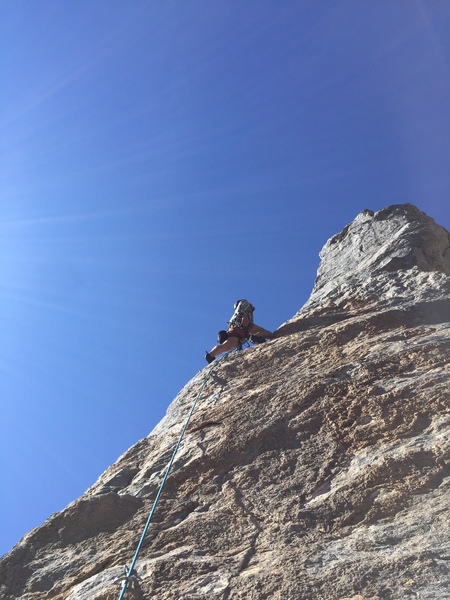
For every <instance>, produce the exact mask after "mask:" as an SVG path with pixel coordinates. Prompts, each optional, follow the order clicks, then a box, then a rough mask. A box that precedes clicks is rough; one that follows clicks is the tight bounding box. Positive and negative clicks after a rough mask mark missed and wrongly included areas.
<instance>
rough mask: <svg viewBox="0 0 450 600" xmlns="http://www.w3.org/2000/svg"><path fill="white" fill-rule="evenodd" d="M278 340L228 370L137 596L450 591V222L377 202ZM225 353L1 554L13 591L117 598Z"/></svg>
mask: <svg viewBox="0 0 450 600" xmlns="http://www.w3.org/2000/svg"><path fill="white" fill-rule="evenodd" d="M321 258H322V262H321V265H320V268H319V272H318V277H317V280H316V283H315V286H314V290H313V292H312V295H311V298H310V299H309V301H308V302H307V304H306V305H305V306H304V307H303V309H301V310H300V311H299V313H297V315H295V317H294V318H293V319H291V320H290V321H288V322H287V323H285V324H284V325H282V326H281V327H280V328H279V329H278V332H277V338H276V339H275V340H273V341H270V342H268V343H266V344H262V345H258V346H253V347H251V348H249V349H247V350H244V351H242V352H237V353H233V354H231V355H229V356H227V357H225V358H224V359H223V360H222V361H221V362H219V363H218V364H217V365H216V366H214V368H213V370H212V371H211V373H210V376H209V379H208V380H207V383H206V384H205V386H204V388H203V391H202V396H201V398H200V400H199V405H198V408H197V410H196V411H195V412H194V414H193V417H192V420H191V422H190V424H189V427H188V428H187V430H186V434H185V437H184V439H183V442H182V444H181V446H180V449H179V452H178V454H177V457H176V459H175V463H174V465H173V470H172V472H171V474H170V476H169V478H168V479H167V483H166V487H165V488H164V492H163V494H162V496H161V500H160V502H159V504H158V508H157V511H156V513H155V516H154V519H153V521H152V524H151V526H150V528H149V531H148V534H147V537H146V539H145V542H144V544H143V546H142V549H141V552H140V555H139V558H138V561H137V563H136V572H137V574H136V576H133V577H132V578H131V579H130V583H129V586H128V589H127V591H126V593H125V598H126V599H130V600H132V599H135V600H137V599H144V598H145V599H147V598H158V600H165V599H167V600H169V599H170V600H173V599H183V600H197V599H198V600H200V599H204V598H217V599H223V600H225V599H227V598H230V599H233V598H240V599H246V600H253V599H254V600H257V599H258V600H259V599H271V600H272V599H275V600H278V599H279V600H327V599H330V600H381V599H383V600H385V599H386V600H399V599H403V598H411V599H413V598H415V599H420V600H437V599H449V598H450V586H449V584H450V562H449V561H450V535H449V534H450V531H449V508H448V506H449V492H450V411H449V409H450V392H449V384H450V366H449V359H450V339H449V333H450V235H449V233H448V232H447V231H446V230H445V229H443V228H442V227H439V226H438V225H436V224H435V222H434V221H433V220H432V219H430V218H429V217H427V216H426V215H424V214H423V213H421V212H420V211H418V210H417V209H416V208H415V207H413V206H411V205H407V204H405V205H398V206H392V207H389V208H386V209H384V210H382V211H379V212H377V213H372V212H371V211H368V210H365V211H363V212H362V213H361V214H360V215H358V216H357V217H356V219H355V220H354V221H353V222H352V223H351V224H350V225H348V226H347V227H346V228H345V229H344V230H343V231H342V232H341V233H340V234H338V235H336V236H334V237H333V238H331V239H330V240H329V241H328V242H327V243H326V245H325V247H324V249H323V250H322V252H321ZM208 372H209V367H207V368H205V370H203V371H201V372H200V373H198V374H197V375H196V376H195V377H194V378H193V379H192V380H191V381H190V382H189V383H188V384H187V385H186V387H185V388H184V389H183V390H182V391H181V392H180V393H179V394H178V396H177V397H176V398H175V400H174V401H173V402H172V404H171V405H170V407H169V409H168V412H167V415H166V417H165V418H164V419H163V420H162V421H161V423H160V424H159V425H158V426H157V427H156V428H155V430H154V431H153V432H152V433H151V434H150V435H149V436H148V437H147V438H145V439H143V440H141V441H140V442H138V443H137V444H136V445H135V446H133V447H132V448H131V449H130V450H129V451H128V452H127V453H125V454H124V455H123V456H122V457H120V458H119V460H118V461H117V462H116V463H115V464H114V465H112V466H111V467H110V468H109V469H108V470H107V471H106V472H105V473H104V474H103V475H102V476H101V477H100V479H99V480H98V481H97V482H96V483H95V485H94V486H93V487H92V488H90V489H89V490H88V491H87V492H86V494H85V495H84V496H82V497H81V498H79V499H78V500H76V501H75V502H73V503H72V504H71V505H69V506H68V507H67V508H66V509H65V510H64V511H62V512H61V513H58V514H55V515H53V516H52V517H51V518H50V519H49V520H48V521H47V522H46V523H44V524H43V525H42V526H41V527H39V528H37V529H35V530H33V531H31V532H30V533H29V534H28V535H27V536H25V537H24V538H23V539H22V540H21V542H19V544H17V546H16V547H15V548H14V549H13V550H12V551H11V552H10V553H9V554H7V555H6V556H5V557H4V558H3V560H2V561H1V563H0V596H1V598H3V599H5V600H11V599H16V598H21V599H23V600H38V599H39V600H42V599H54V600H63V599H64V600H113V599H115V598H118V596H119V591H120V587H119V585H118V582H117V581H116V580H117V578H120V576H121V575H122V574H123V565H125V564H130V562H131V559H132V557H133V555H134V552H135V549H136V545H137V543H138V541H139V538H140V535H141V532H142V529H143V527H144V524H145V522H146V520H147V516H148V514H149V511H150V509H151V506H152V503H153V500H154V498H155V494H156V492H157V489H158V486H159V484H160V482H161V479H162V477H163V474H164V470H165V467H166V465H167V463H168V461H169V459H170V457H171V455H172V451H173V448H174V446H175V444H176V441H177V439H178V436H179V434H180V431H181V429H182V427H183V424H184V422H185V419H186V417H187V415H188V413H189V411H190V409H191V406H192V403H193V402H194V399H195V398H196V397H197V394H198V392H199V389H200V387H201V385H202V383H203V382H204V379H205V375H206V373H208Z"/></svg>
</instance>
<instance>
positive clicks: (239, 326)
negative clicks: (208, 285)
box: [205, 300, 274, 363]
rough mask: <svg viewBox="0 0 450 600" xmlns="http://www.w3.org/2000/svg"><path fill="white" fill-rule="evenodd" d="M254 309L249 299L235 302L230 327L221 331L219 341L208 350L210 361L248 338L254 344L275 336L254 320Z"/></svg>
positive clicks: (207, 354) (207, 358)
mask: <svg viewBox="0 0 450 600" xmlns="http://www.w3.org/2000/svg"><path fill="white" fill-rule="evenodd" d="M254 310H255V307H254V306H252V305H251V304H250V302H248V301H247V300H237V301H236V302H235V304H234V313H233V315H232V317H231V319H230V321H229V323H228V329H227V330H226V331H225V330H222V331H219V334H218V340H217V341H218V342H219V343H218V344H217V346H214V348H213V349H212V350H211V351H210V352H206V355H205V358H206V360H207V362H208V363H212V361H213V360H214V359H215V358H216V356H219V354H222V353H223V352H229V351H230V350H234V349H235V348H237V347H238V346H239V345H241V344H243V343H244V342H246V341H247V340H248V339H250V341H251V342H253V343H254V344H261V343H262V342H265V341H266V340H271V339H272V338H273V337H274V335H273V333H272V332H271V331H267V329H263V328H262V327H260V326H259V325H256V324H255V323H254V322H253V311H254Z"/></svg>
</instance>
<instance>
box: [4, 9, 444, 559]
mask: <svg viewBox="0 0 450 600" xmlns="http://www.w3.org/2000/svg"><path fill="white" fill-rule="evenodd" d="M449 45H450V2H449V1H448V0H345V1H344V0H320V1H316V0H295V1H294V0H279V1H275V0H245V1H240V0H239V1H238V0H214V1H213V2H212V1H209V0H189V1H187V0H178V1H174V0H172V1H164V2H159V1H144V0H77V2H70V1H69V0H67V1H63V0H41V1H39V2H36V1H35V0H14V1H11V2H8V1H7V0H3V1H1V2H0V76H1V79H0V85H1V88H0V91H1V94H0V169H1V180H0V211H1V215H0V253H1V254H0V276H1V279H0V315H1V327H0V401H1V405H0V419H1V430H2V434H1V438H0V461H1V463H0V467H1V484H0V485H1V489H0V492H1V499H0V531H1V541H0V554H1V553H4V552H6V551H7V550H9V549H10V548H11V547H12V546H13V544H14V543H16V542H17V541H18V540H19V538H20V537H21V536H22V535H23V534H25V533H26V532H28V531H29V530H30V529H31V528H33V527H35V526H37V525H40V524H41V523H42V522H43V521H44V520H45V519H46V518H47V517H48V516H49V515H50V514H51V513H52V512H55V511H58V510H61V509H63V508H64V507H65V506H66V505H67V504H68V503H69V502H71V501H72V500H74V499H75V498H77V497H78V496H80V495H81V494H82V493H83V492H84V491H85V490H86V489H87V488H88V487H89V486H90V485H91V484H92V483H93V482H94V481H95V480H96V479H97V477H98V476H99V475H100V474H101V473H102V472H103V470H104V469H106V468H107V467H108V466H109V465H110V464H112V463H113V462H114V461H115V460H116V459H117V458H118V456H119V455H120V454H122V453H123V452H124V451H125V450H127V449H128V448H129V447H130V446H131V445H132V444H134V443H135V442H137V441H138V440H139V439H140V438H142V437H144V436H146V435H147V434H148V433H149V432H150V431H151V429H152V428H153V427H154V425H155V424H156V423H157V422H158V421H159V420H160V419H161V417H162V416H163V415H164V413H165V410H166V408H167V406H168V404H169V403H170V402H171V401H172V399H173V398H174V396H175V395H176V393H177V392H178V391H179V390H180V389H181V387H182V386H183V385H184V384H185V383H186V382H187V381H188V380H189V379H190V378H191V377H192V376H194V375H195V374H196V373H197V372H198V370H199V369H201V368H203V367H204V366H205V365H206V363H205V361H204V352H205V350H206V349H209V348H211V347H212V346H213V345H214V343H215V338H216V333H217V331H218V330H219V329H222V328H223V327H224V326H225V325H226V321H227V320H228V318H229V317H230V315H231V312H232V305H233V302H234V301H235V300H236V299H238V298H242V297H245V298H248V299H249V300H251V302H252V303H253V304H255V306H256V312H255V319H256V322H257V323H259V324H261V325H262V326H264V327H266V328H268V329H276V328H277V327H278V326H279V325H280V324H281V323H282V322H283V321H285V320H287V319H289V318H290V317H291V316H293V314H294V313H295V312H296V311H297V310H298V309H299V308H300V307H301V306H302V305H303V303H304V302H305V301H306V299H307V298H308V296H309V293H310V291H311V289H312V286H313V283H314V278H315V274H316V269H317V266H318V260H319V259H318V252H319V250H320V249H321V247H322V246H323V244H324V243H325V241H326V240H327V239H328V238H329V237H330V236H331V235H333V234H335V233H337V232H338V231H340V230H341V229H342V228H343V227H344V226H345V225H346V224H347V223H348V222H350V221H351V220H352V219H353V218H354V217H355V216H356V214H357V213H359V212H360V211H361V210H363V209H364V208H370V209H372V210H378V209H380V208H383V207H385V206H388V205H390V204H397V203H400V202H411V203H413V204H415V205H416V206H418V207H419V208H420V209H422V210H424V211H425V212H427V213H428V214H429V215H430V216H432V217H433V218H434V219H435V220H436V221H438V222H439V223H440V224H442V225H444V226H446V227H447V228H448V229H450V204H449V202H450V195H449V187H450V185H449V184H450V49H449Z"/></svg>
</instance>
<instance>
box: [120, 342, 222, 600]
mask: <svg viewBox="0 0 450 600" xmlns="http://www.w3.org/2000/svg"><path fill="white" fill-rule="evenodd" d="M231 352H233V350H231ZM228 354H230V352H227V353H226V354H224V355H223V356H221V357H220V358H219V359H217V360H215V361H214V362H213V364H212V365H211V367H210V369H208V371H207V373H206V375H205V377H204V379H203V382H202V385H201V386H200V389H199V391H198V393H197V396H196V398H195V400H194V403H193V405H192V408H191V410H190V411H189V414H188V416H187V419H186V422H185V424H184V426H183V429H182V430H181V433H180V436H179V438H178V441H177V443H176V445H175V448H174V450H173V453H172V458H171V459H170V461H169V464H168V465H167V467H166V471H165V473H164V477H163V480H162V482H161V485H160V486H159V489H158V493H157V494H156V497H155V500H154V502H153V506H152V509H151V511H150V514H149V516H148V519H147V522H146V524H145V527H144V530H143V532H142V535H141V538H140V540H139V543H138V545H137V548H136V552H135V553H134V557H133V560H132V561H131V564H130V566H129V568H128V569H127V571H126V575H125V579H124V581H123V584H122V589H121V591H120V596H119V599H118V600H122V599H123V597H124V596H125V591H126V589H127V587H128V583H129V580H130V578H131V577H132V575H133V571H134V567H135V565H136V561H137V559H138V556H139V553H140V551H141V548H142V545H143V543H144V540H145V536H146V535H147V532H148V529H149V527H150V523H151V521H152V518H153V515H154V514H155V511H156V507H157V505H158V501H159V499H160V497H161V494H162V492H163V489H164V486H165V484H166V481H167V478H168V477H169V473H170V470H171V469H172V465H173V463H174V461H175V456H176V454H177V452H178V449H179V447H180V444H181V442H182V440H183V437H184V434H185V432H186V429H187V427H188V425H189V422H190V420H191V417H192V415H193V414H194V411H195V408H196V406H197V403H198V401H199V399H200V396H201V395H202V391H203V388H204V387H205V385H206V382H207V381H208V379H209V376H210V374H211V371H212V370H213V369H214V368H215V367H217V365H218V364H219V363H220V361H222V360H223V359H224V358H225V357H226V356H227V355H228Z"/></svg>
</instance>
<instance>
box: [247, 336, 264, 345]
mask: <svg viewBox="0 0 450 600" xmlns="http://www.w3.org/2000/svg"><path fill="white" fill-rule="evenodd" d="M250 341H251V342H252V344H263V343H264V342H265V341H266V338H263V337H261V336H260V335H251V336H250Z"/></svg>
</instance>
